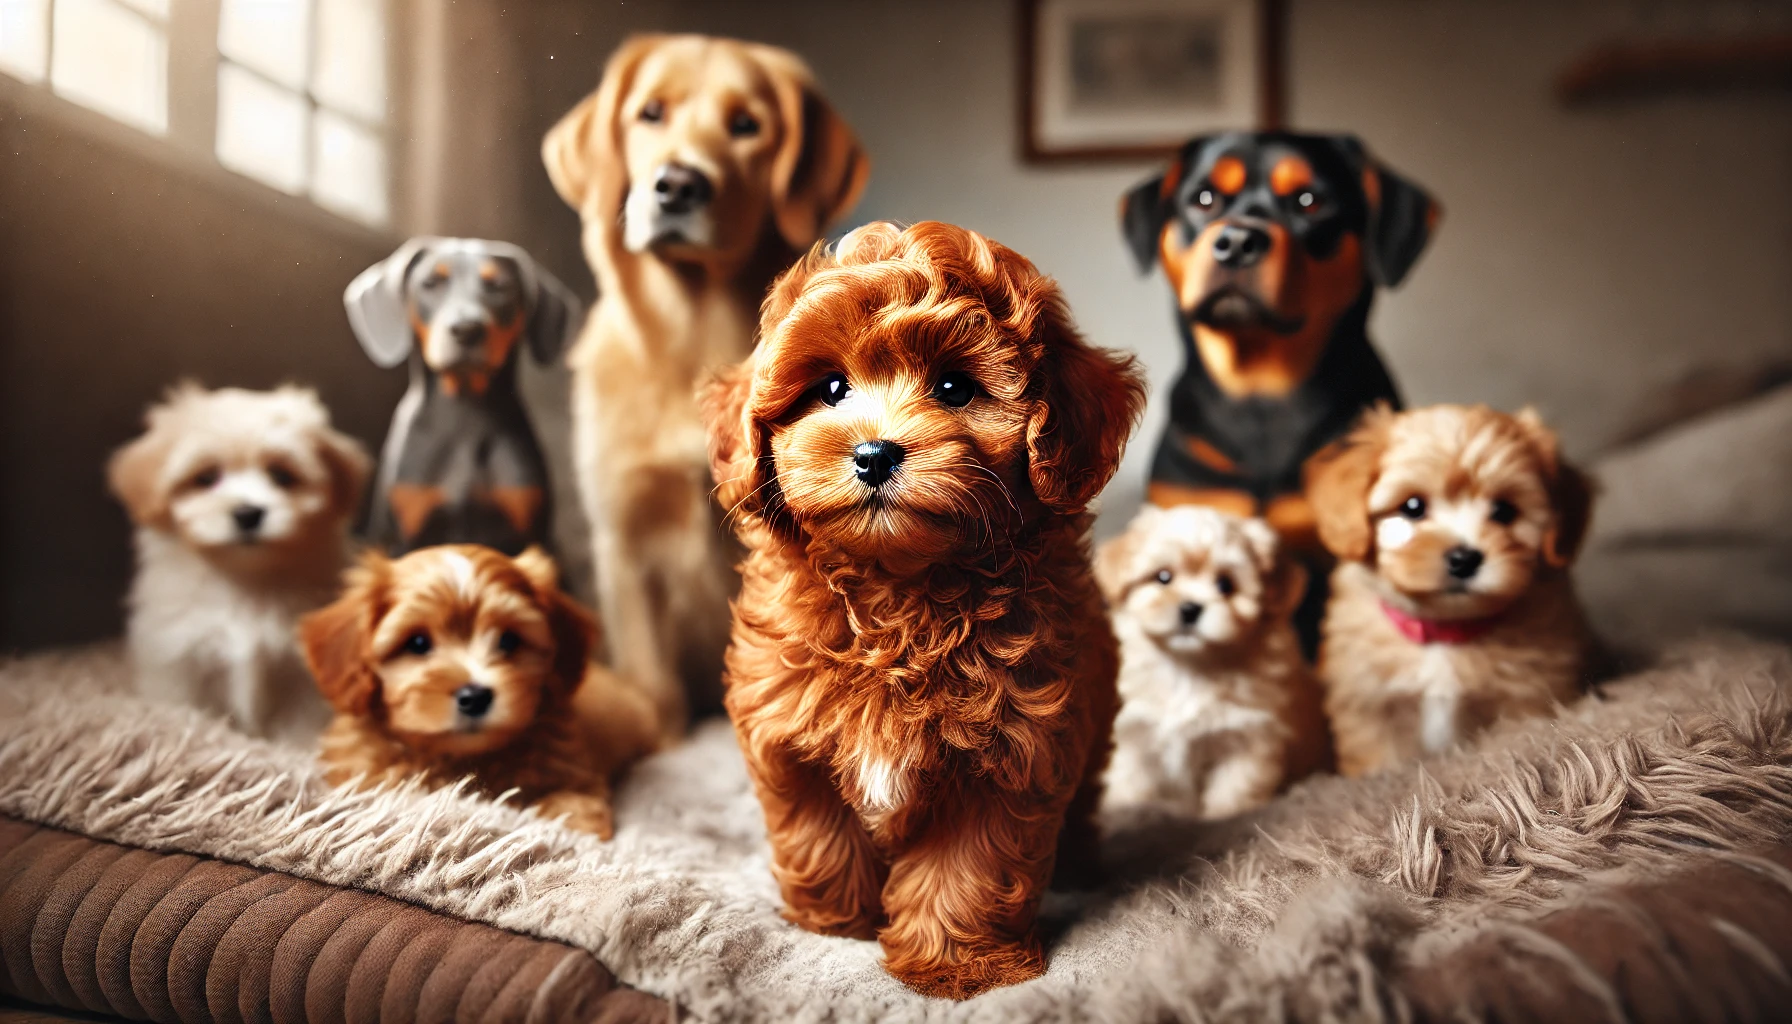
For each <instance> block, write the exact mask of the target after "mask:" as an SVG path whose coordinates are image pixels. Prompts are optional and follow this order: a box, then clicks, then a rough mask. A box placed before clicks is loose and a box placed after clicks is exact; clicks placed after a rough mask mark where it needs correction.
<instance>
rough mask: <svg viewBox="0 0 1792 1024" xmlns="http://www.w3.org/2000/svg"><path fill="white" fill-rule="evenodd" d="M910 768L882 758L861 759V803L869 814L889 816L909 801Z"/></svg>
mask: <svg viewBox="0 0 1792 1024" xmlns="http://www.w3.org/2000/svg"><path fill="white" fill-rule="evenodd" d="M908 781H909V780H908V766H907V765H899V764H897V763H896V762H894V761H891V760H889V759H887V758H882V757H862V758H860V759H859V777H858V788H859V803H860V805H861V806H862V807H863V808H864V810H865V812H866V813H867V814H888V813H889V812H891V811H893V810H895V809H896V808H898V807H901V806H902V803H903V801H905V800H907V799H908Z"/></svg>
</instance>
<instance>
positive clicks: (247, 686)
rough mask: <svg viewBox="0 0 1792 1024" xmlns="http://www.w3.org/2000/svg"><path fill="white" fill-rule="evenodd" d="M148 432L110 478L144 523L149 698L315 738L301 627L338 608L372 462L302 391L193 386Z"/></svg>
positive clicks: (138, 621) (140, 680) (143, 679)
mask: <svg viewBox="0 0 1792 1024" xmlns="http://www.w3.org/2000/svg"><path fill="white" fill-rule="evenodd" d="M147 423H148V428H149V429H148V430H147V431H146V432H145V433H144V434H143V435H142V436H141V437H139V438H137V439H136V440H135V441H132V442H131V443H130V444H127V445H125V446H124V447H123V448H121V449H119V450H118V451H117V452H116V453H115V454H114V455H113V456H112V461H111V464H110V465H109V466H108V467H107V477H108V480H109V482H110V484H111V488H112V493H113V494H115V495H116V496H117V497H118V499H119V501H121V502H123V503H124V506H125V509H126V510H127V511H128V512H129V513H130V517H131V521H132V522H133V523H134V524H135V525H136V548H137V577H136V580H135V582H134V583H133V584H132V587H131V594H130V600H129V608H130V628H129V639H130V651H131V657H132V661H133V663H134V666H133V667H134V670H135V676H136V683H137V688H138V690H139V692H141V693H142V694H144V695H145V696H148V697H152V698H156V699H161V700H169V701H177V702H180V703H185V704H192V705H197V706H200V707H204V708H207V709H210V710H212V711H216V712H218V713H221V714H224V715H226V716H228V717H229V718H230V719H231V720H232V721H233V722H235V724H236V725H237V726H238V727H240V728H241V729H243V730H244V731H245V732H248V733H251V734H254V735H258V736H272V737H275V738H279V739H285V740H290V741H295V742H309V741H310V740H312V739H314V738H315V737H316V735H317V733H318V731H319V730H320V729H321V728H322V727H323V725H324V724H325V723H327V722H328V721H329V712H328V709H327V708H326V706H325V705H324V703H323V701H322V699H321V698H320V697H319V696H318V693H317V687H316V686H315V685H314V684H313V683H312V681H311V676H310V674H309V673H308V672H307V671H306V669H305V663H304V661H303V660H302V659H301V657H300V655H299V650H298V646H297V642H296V639H295V637H294V628H295V626H296V624H297V622H298V619H299V616H301V615H303V614H304V613H305V612H308V611H311V610H312V609H314V608H317V607H320V606H322V605H324V604H327V603H329V601H330V600H331V598H333V597H334V596H335V591H336V582H337V579H338V576H339V574H340V573H341V571H342V568H343V566H344V565H345V563H346V561H347V556H348V539H347V529H348V523H349V519H350V517H351V516H352V515H353V514H354V512H355V510H356V509H357V508H358V507H359V505H360V500H361V491H362V488H363V486H364V485H365V484H366V480H367V472H368V458H367V453H366V452H365V451H364V450H363V449H362V447H361V445H360V444H359V443H358V442H356V441H355V440H354V439H353V438H350V437H348V436H346V435H344V434H341V433H338V432H337V431H335V430H333V429H331V427H330V416H329V413H328V412H327V411H326V410H325V409H324V407H323V404H322V403H320V402H319V401H318V398H317V395H316V394H315V393H314V392H312V391H310V390H308V389H303V388H296V387H283V388H279V389H277V390H274V391H245V390H243V389H240V388H220V389H218V390H216V391H207V390H205V389H203V388H200V387H198V386H196V385H192V384H182V385H179V386H177V387H175V388H174V389H173V390H172V391H170V392H169V394H168V396H167V398H166V399H165V400H164V401H163V402H162V404H160V405H157V406H154V407H152V408H151V409H150V410H149V413H148V416H147Z"/></svg>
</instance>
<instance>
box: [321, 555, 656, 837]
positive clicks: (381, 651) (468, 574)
mask: <svg viewBox="0 0 1792 1024" xmlns="http://www.w3.org/2000/svg"><path fill="white" fill-rule="evenodd" d="M347 583H348V586H347V589H346V590H345V591H344V593H343V595H342V597H341V598H339V599H338V600H337V601H336V602H335V603H334V604H331V605H329V606H328V607H325V608H322V609H320V610H318V611H315V612H313V613H311V614H310V615H308V616H306V617H305V618H304V619H303V620H301V621H300V623H299V642H300V646H301V647H303V648H304V653H305V660H306V662H307V663H308V664H309V665H310V666H311V671H312V674H313V675H315V676H316V678H317V684H318V687H319V688H320V689H322V691H323V693H324V696H325V697H326V698H327V699H328V700H329V701H330V703H331V704H332V705H334V706H335V708H336V717H335V720H334V721H333V722H331V724H330V726H329V728H328V729H327V730H325V732H324V735H323V739H322V741H321V750H320V754H319V756H320V757H321V759H322V760H323V763H324V767H325V774H326V776H327V777H328V778H329V780H330V781H331V782H332V783H334V784H336V785H344V784H356V785H360V786H377V785H380V784H383V783H391V782H397V781H400V780H403V779H406V778H409V777H417V778H420V779H422V780H423V781H424V783H425V784H426V785H428V786H430V787H431V788H435V787H439V786H444V785H450V784H453V783H455V782H458V781H460V780H461V779H463V778H469V777H470V778H471V779H472V781H473V784H474V785H475V786H476V787H477V788H478V790H479V791H481V792H483V793H485V794H486V795H488V796H493V797H495V796H497V795H499V794H501V793H504V792H506V791H508V790H513V789H514V790H516V791H517V795H518V797H519V798H520V799H521V801H522V802H523V803H524V804H527V805H531V806H533V807H535V808H536V810H537V811H539V812H540V813H541V814H542V815H543V816H544V817H557V816H561V815H565V816H566V823H567V824H568V825H569V826H570V827H572V828H576V829H579V830H581V831H585V832H594V833H596V834H597V835H598V836H600V837H602V838H604V839H608V838H610V836H611V834H612V832H613V831H614V826H613V822H612V815H611V810H610V782H611V779H612V778H613V777H614V776H615V775H616V774H617V773H618V772H620V771H621V770H622V768H624V767H625V766H627V765H628V764H629V763H630V762H631V761H634V760H635V759H637V758H639V757H641V756H642V755H643V754H646V753H648V752H650V751H651V750H652V749H653V747H654V744H655V742H656V737H657V736H658V735H659V728H658V725H657V722H656V721H655V717H654V713H653V709H652V704H651V702H649V701H648V700H647V698H646V697H645V696H644V695H642V694H640V693H639V692H637V691H636V690H635V689H634V688H633V687H631V686H630V685H628V684H627V683H626V682H624V681H623V680H622V679H620V678H619V677H617V676H614V675H612V674H610V673H609V672H607V671H605V670H603V669H601V668H599V667H597V666H596V665H593V664H591V663H590V654H591V650H592V647H593V646H594V645H595V643H596V642H597V636H598V627H597V622H596V620H595V619H594V618H593V617H592V616H591V613H589V612H587V611H586V610H585V609H583V608H581V607H580V606H579V605H578V604H577V603H576V602H574V601H573V600H572V599H571V598H570V597H567V596H566V595H565V594H564V593H562V592H561V591H560V588H559V586H558V584H557V583H556V572H555V568H554V563H553V560H552V559H550V558H548V556H547V555H545V554H543V553H542V551H541V550H540V549H539V548H530V549H529V550H527V551H525V552H523V553H522V554H521V555H519V556H517V557H516V558H515V559H511V558H506V557H505V556H504V555H502V554H500V553H498V552H497V551H494V550H492V549H491V548H486V547H480V546H478V545H474V544H457V545H447V546H442V547H433V548H424V549H422V550H420V551H415V552H412V553H411V554H409V555H406V556H405V557H403V558H400V559H396V560H394V559H390V558H387V557H386V556H384V555H381V554H378V553H370V554H368V555H366V556H365V557H364V558H363V559H362V560H361V564H360V565H359V566H358V567H356V568H354V569H352V570H350V571H349V573H348V576H347Z"/></svg>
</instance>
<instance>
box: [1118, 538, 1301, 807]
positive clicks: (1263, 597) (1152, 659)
mask: <svg viewBox="0 0 1792 1024" xmlns="http://www.w3.org/2000/svg"><path fill="white" fill-rule="evenodd" d="M1095 576H1096V580H1097V582H1098V583H1099V584H1100V585H1101V588H1102V592H1103V594H1104V595H1105V596H1106V598H1107V601H1108V607H1109V608H1110V610H1111V611H1112V614H1113V618H1114V631H1115V632H1116V633H1117V634H1118V635H1119V638H1120V699H1121V704H1120V714H1119V717H1118V718H1117V719H1116V720H1115V723H1114V759H1113V763H1112V765H1111V766H1110V767H1109V769H1108V776H1107V795H1108V800H1109V802H1110V803H1111V804H1136V803H1143V802H1167V803H1172V804H1176V805H1178V806H1179V807H1181V808H1184V809H1187V810H1189V811H1191V812H1192V813H1194V814H1195V815H1196V816H1198V817H1201V818H1225V817H1230V816H1232V815H1235V814H1239V813H1242V812H1244V811H1248V810H1250V809H1252V808H1254V807H1257V806H1259V805H1261V804H1263V803H1266V802H1267V801H1268V800H1269V799H1270V798H1271V797H1273V796H1275V794H1276V793H1277V792H1278V791H1280V790H1281V789H1282V788H1283V787H1285V786H1287V785H1288V784H1290V783H1292V782H1294V781H1296V780H1297V779H1299V778H1301V777H1302V776H1304V775H1307V774H1309V773H1311V772H1313V771H1315V770H1317V769H1319V768H1320V767H1322V766H1324V764H1325V763H1326V761H1327V760H1328V759H1329V756H1330V738H1329V735H1328V733H1327V731H1326V727H1325V720H1324V717H1323V712H1322V711H1321V697H1320V690H1319V687H1318V684H1317V683H1316V681H1315V680H1314V678H1313V675H1312V673H1311V672H1310V671H1309V669H1308V667H1307V664H1306V661H1305V660H1304V659H1303V658H1302V657H1301V653H1300V643H1299V641H1298V640H1297V639H1296V637H1295V633H1294V628H1293V626H1292V625H1290V622H1289V618H1290V616H1291V615H1292V614H1293V611H1294V608H1295V606H1296V605H1297V604H1299V603H1300V598H1301V594H1302V593H1303V592H1304V591H1305V589H1306V580H1307V577H1306V571H1305V570H1304V569H1303V568H1301V566H1300V564H1299V563H1298V562H1295V561H1294V560H1292V559H1291V558H1290V557H1288V556H1287V555H1286V554H1285V553H1284V552H1282V551H1281V550H1280V548H1279V545H1278V543H1277V540H1276V533H1275V530H1274V529H1272V528H1271V527H1270V525H1269V524H1268V523H1266V522H1264V521H1263V520H1261V519H1241V518H1239V517H1237V516H1233V515H1228V514H1226V513H1223V512H1218V511H1215V510H1213V509H1209V508H1203V507H1199V506H1194V505H1182V506H1177V507H1174V508H1158V507H1155V506H1151V505H1147V506H1145V508H1144V509H1142V510H1141V511H1140V512H1139V514H1138V516H1137V517H1136V518H1135V519H1133V521H1132V523H1131V525H1130V526H1128V527H1127V530H1126V532H1125V533H1124V534H1122V535H1120V536H1119V537H1116V538H1114V539H1113V540H1111V541H1109V542H1108V543H1106V544H1105V545H1103V546H1102V548H1101V550H1100V551H1099V552H1098V553H1097V555H1096V558H1095Z"/></svg>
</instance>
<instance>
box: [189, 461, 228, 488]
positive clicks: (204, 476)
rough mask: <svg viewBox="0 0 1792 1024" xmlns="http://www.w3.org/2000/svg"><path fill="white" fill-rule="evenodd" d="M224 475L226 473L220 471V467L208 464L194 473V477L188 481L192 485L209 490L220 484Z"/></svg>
mask: <svg viewBox="0 0 1792 1024" xmlns="http://www.w3.org/2000/svg"><path fill="white" fill-rule="evenodd" d="M223 475H224V474H222V473H220V472H218V467H216V466H207V467H205V468H204V469H202V470H200V471H199V472H197V473H194V474H193V476H192V479H190V480H188V481H187V484H188V485H189V486H192V487H197V488H199V489H200V490H202V491H209V490H211V489H212V488H213V487H216V486H218V480H219V479H220V478H221V477H222V476H223Z"/></svg>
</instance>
